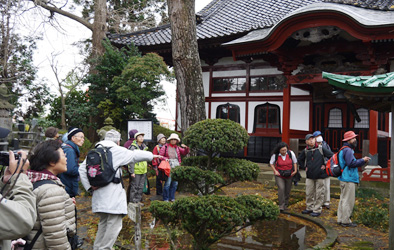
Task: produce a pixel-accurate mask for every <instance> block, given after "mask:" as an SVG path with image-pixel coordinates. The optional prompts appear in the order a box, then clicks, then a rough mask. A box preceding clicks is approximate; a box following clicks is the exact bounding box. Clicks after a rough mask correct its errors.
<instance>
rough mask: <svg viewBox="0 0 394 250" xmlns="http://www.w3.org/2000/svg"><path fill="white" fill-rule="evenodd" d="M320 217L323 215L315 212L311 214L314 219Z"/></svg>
mask: <svg viewBox="0 0 394 250" xmlns="http://www.w3.org/2000/svg"><path fill="white" fill-rule="evenodd" d="M320 215H321V213H315V212H313V213H311V214H310V216H313V217H318V216H320Z"/></svg>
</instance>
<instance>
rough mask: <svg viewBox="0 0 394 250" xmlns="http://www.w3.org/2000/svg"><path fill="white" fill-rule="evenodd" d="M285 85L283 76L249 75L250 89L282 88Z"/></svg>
mask: <svg viewBox="0 0 394 250" xmlns="http://www.w3.org/2000/svg"><path fill="white" fill-rule="evenodd" d="M285 85H286V79H285V78H284V76H259V77H250V91H259V90H283V87H284V86H285Z"/></svg>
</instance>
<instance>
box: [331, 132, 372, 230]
mask: <svg viewBox="0 0 394 250" xmlns="http://www.w3.org/2000/svg"><path fill="white" fill-rule="evenodd" d="M356 137H357V134H355V133H354V132H353V131H347V132H346V133H345V134H344V135H343V140H342V141H343V146H342V148H341V150H340V151H339V154H338V161H339V166H340V167H341V169H343V172H342V175H341V176H339V177H338V180H339V181H340V187H341V196H340V200H339V204H338V211H337V216H338V217H337V222H338V224H339V225H341V226H343V227H356V226H357V225H356V224H355V223H353V222H352V221H351V220H350V217H351V215H352V213H353V208H354V203H355V201H356V187H357V185H358V183H359V182H360V177H359V175H358V168H359V167H362V166H363V165H364V164H366V163H368V162H369V161H370V160H371V158H369V157H368V156H364V157H363V158H361V159H356V157H354V149H355V148H356V147H357V139H356Z"/></svg>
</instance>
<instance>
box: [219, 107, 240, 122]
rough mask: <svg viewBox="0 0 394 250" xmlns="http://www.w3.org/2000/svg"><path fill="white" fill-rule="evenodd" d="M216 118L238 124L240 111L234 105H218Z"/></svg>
mask: <svg viewBox="0 0 394 250" xmlns="http://www.w3.org/2000/svg"><path fill="white" fill-rule="evenodd" d="M216 118H221V119H229V120H232V121H235V122H238V123H239V122H240V109H239V106H238V105H235V104H230V103H227V104H223V105H219V106H218V107H217V109H216Z"/></svg>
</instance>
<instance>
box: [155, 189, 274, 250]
mask: <svg viewBox="0 0 394 250" xmlns="http://www.w3.org/2000/svg"><path fill="white" fill-rule="evenodd" d="M152 204H153V207H152V205H151V207H150V208H149V210H150V212H151V213H152V214H153V216H154V217H155V218H158V219H160V220H162V221H163V222H164V223H165V224H169V223H173V225H175V224H178V225H179V224H180V225H181V226H182V228H183V229H184V230H186V231H187V232H188V233H190V234H191V235H192V236H193V249H199V250H200V249H209V246H210V245H211V244H213V243H215V242H216V241H218V240H219V239H221V238H222V237H224V236H226V235H229V234H231V233H233V232H235V231H236V230H238V229H240V227H247V226H249V225H251V224H253V223H254V222H255V221H257V220H262V219H265V220H274V219H276V218H277V217H278V215H279V209H278V207H277V206H276V205H274V203H273V202H272V201H270V200H267V199H265V198H262V197H260V196H256V195H247V196H242V197H238V198H236V199H234V198H230V197H226V196H217V195H209V196H204V197H187V198H181V199H178V200H177V201H175V202H174V203H173V205H169V203H167V202H152ZM169 218H170V219H169Z"/></svg>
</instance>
